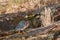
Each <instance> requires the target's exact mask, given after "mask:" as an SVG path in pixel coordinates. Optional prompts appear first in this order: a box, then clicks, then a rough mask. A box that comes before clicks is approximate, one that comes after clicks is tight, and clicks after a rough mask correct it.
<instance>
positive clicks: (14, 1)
mask: <svg viewBox="0 0 60 40" xmlns="http://www.w3.org/2000/svg"><path fill="white" fill-rule="evenodd" d="M54 5H55V6H54ZM34 15H37V16H36V17H35V16H34ZM0 16H1V17H0V26H1V27H0V30H1V32H2V30H3V34H4V31H5V30H8V31H9V30H12V29H14V28H15V26H16V25H17V23H19V21H20V20H23V19H24V20H25V18H24V17H27V20H28V21H30V19H33V20H31V21H32V22H31V21H30V22H31V24H33V25H30V27H29V28H30V30H31V29H33V28H34V29H35V28H38V27H47V26H49V25H50V24H52V23H55V22H58V21H60V0H22V1H18V0H4V1H2V0H1V1H0ZM29 18H30V19H29ZM37 18H38V22H39V26H36V25H37V24H38V23H37V22H36V19H37ZM40 22H41V23H40ZM57 24H58V23H57ZM5 27H6V28H5ZM52 27H54V26H52ZM29 28H27V30H28V29H29ZM49 29H50V28H49ZM30 30H29V31H30ZM41 30H42V29H41ZM59 30H60V24H59V25H57V26H56V28H53V29H51V30H50V31H49V30H48V31H49V32H48V33H46V34H40V33H42V32H40V33H38V34H35V35H31V36H28V37H20V38H19V37H18V38H16V36H18V35H14V36H12V37H8V36H7V38H5V37H4V38H3V39H1V38H0V39H1V40H56V39H57V38H58V36H59V35H60V31H59ZM32 31H33V30H32ZM44 32H45V31H44ZM10 33H12V32H10ZM30 33H31V32H30ZM1 35H2V34H1ZM7 35H9V32H8V34H7ZM25 35H26V34H25ZM9 36H11V35H9ZM55 38H56V39H55Z"/></svg>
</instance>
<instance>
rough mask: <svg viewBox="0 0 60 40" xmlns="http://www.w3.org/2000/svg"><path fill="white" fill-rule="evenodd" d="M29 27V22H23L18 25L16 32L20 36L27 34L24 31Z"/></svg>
mask: <svg viewBox="0 0 60 40" xmlns="http://www.w3.org/2000/svg"><path fill="white" fill-rule="evenodd" d="M27 27H29V21H26V20H22V21H20V22H19V23H18V24H17V26H16V27H15V30H16V31H18V34H20V33H21V32H22V33H25V32H24V31H23V30H25V29H26V28H27Z"/></svg>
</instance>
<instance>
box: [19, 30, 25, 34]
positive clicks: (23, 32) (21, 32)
mask: <svg viewBox="0 0 60 40" xmlns="http://www.w3.org/2000/svg"><path fill="white" fill-rule="evenodd" d="M18 34H26V32H25V31H21V30H20V31H18Z"/></svg>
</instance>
